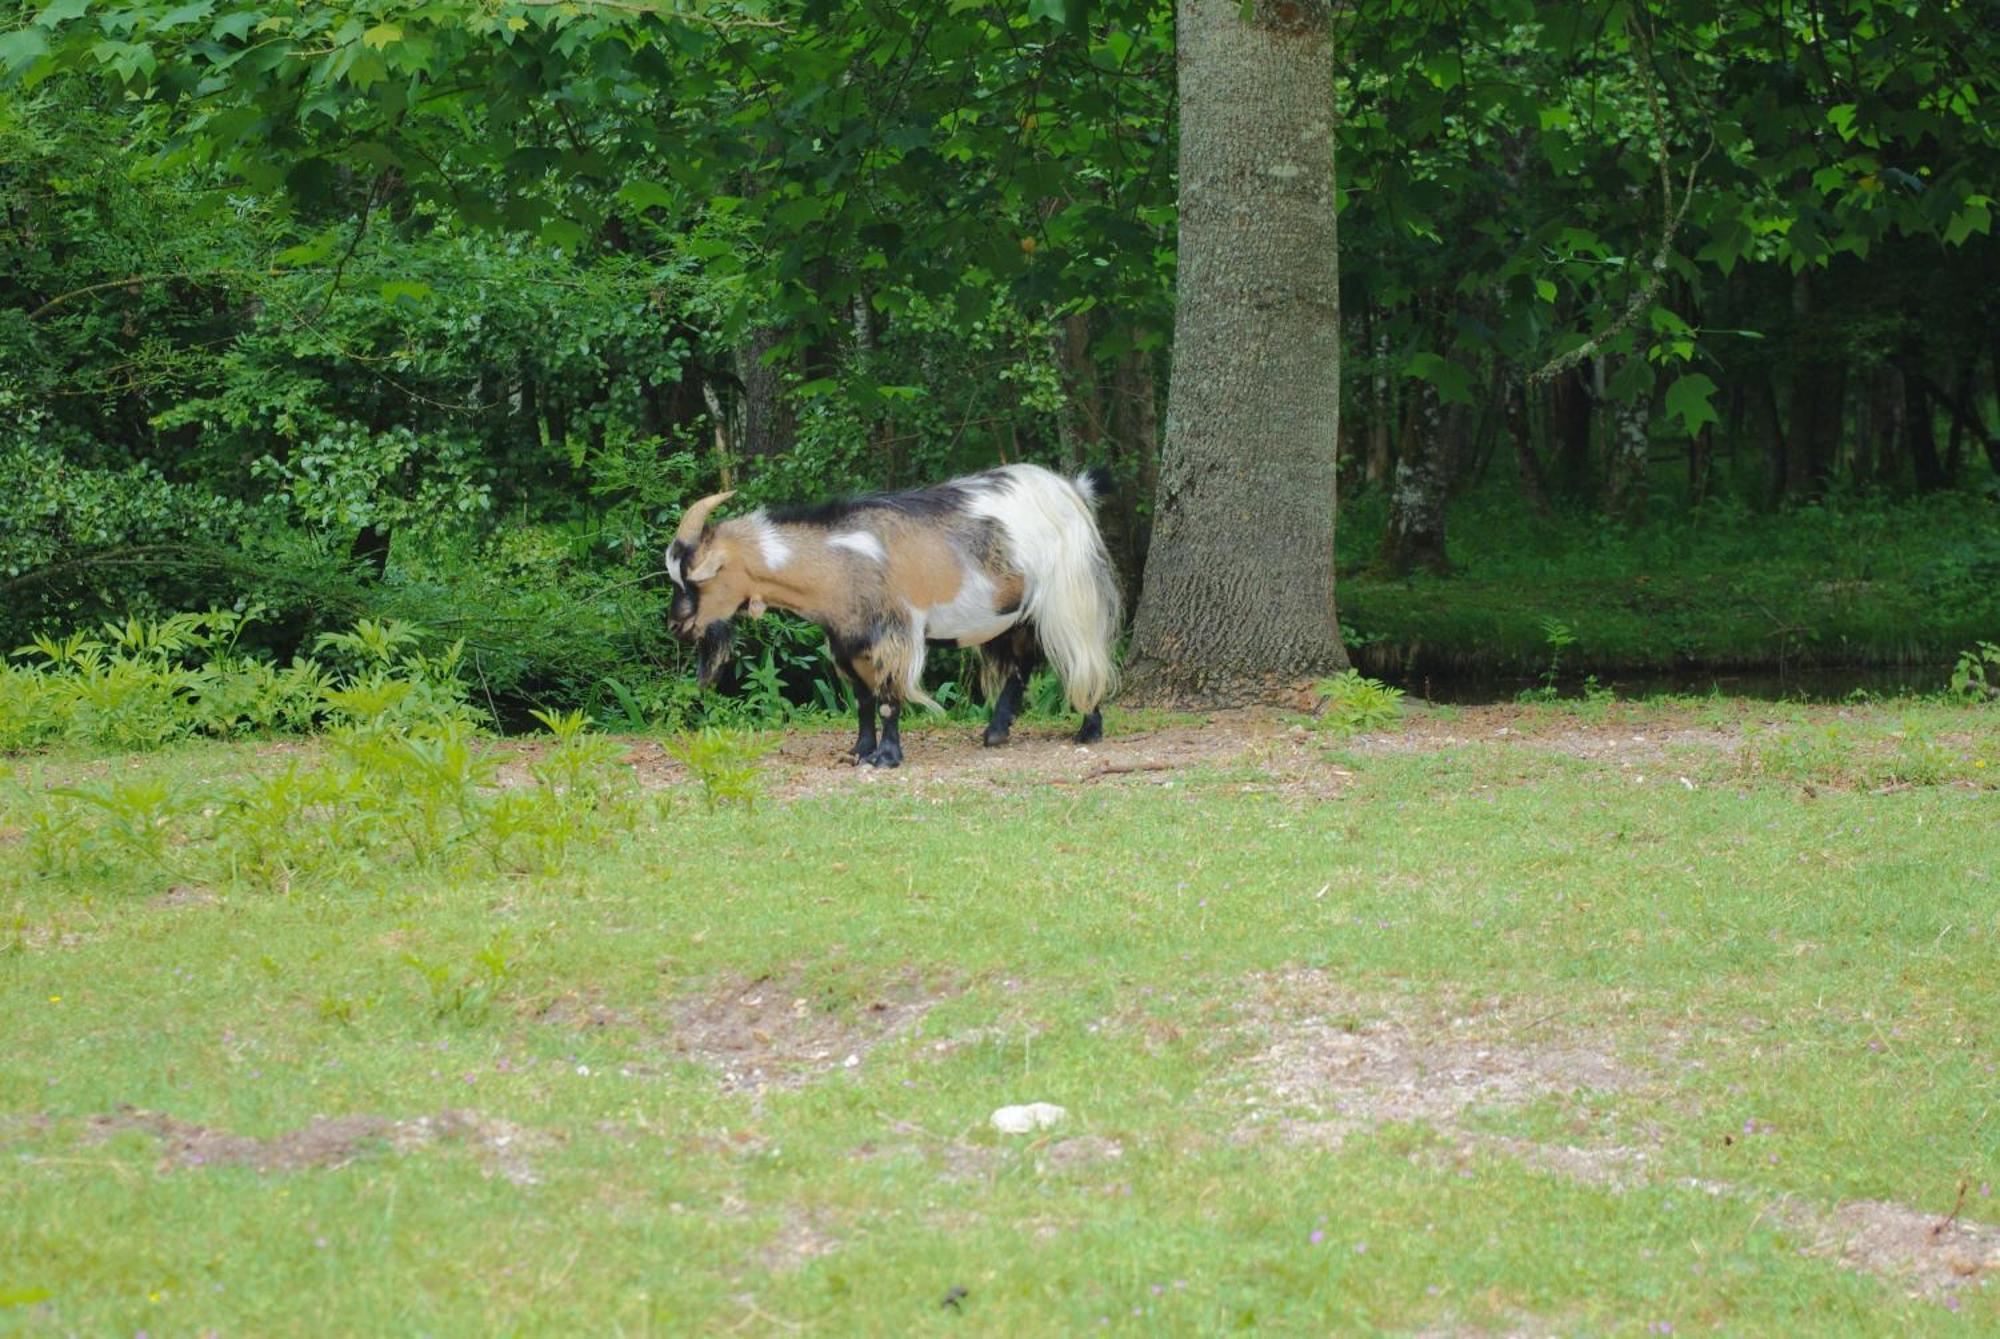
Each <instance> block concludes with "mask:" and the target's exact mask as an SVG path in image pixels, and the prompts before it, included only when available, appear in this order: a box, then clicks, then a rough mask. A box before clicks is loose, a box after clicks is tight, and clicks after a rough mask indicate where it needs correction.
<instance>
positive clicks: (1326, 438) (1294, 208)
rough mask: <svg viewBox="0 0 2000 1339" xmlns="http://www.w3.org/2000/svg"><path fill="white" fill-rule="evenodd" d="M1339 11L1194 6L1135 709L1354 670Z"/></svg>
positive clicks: (1284, 690)
mask: <svg viewBox="0 0 2000 1339" xmlns="http://www.w3.org/2000/svg"><path fill="white" fill-rule="evenodd" d="M1331 18H1332V5H1331V4H1330V3H1328V2H1327V0H1253V2H1252V4H1251V5H1250V6H1249V7H1247V8H1246V6H1245V5H1244V4H1242V3H1241V0H1180V4H1179V8H1178V34H1179V37H1178V41H1179V57H1178V66H1179V76H1180V81H1179V82H1180V119H1181V124H1180V261H1179V276H1178V285H1177V290H1176V306H1175V311H1174V355H1173V379H1172V381H1171V382H1170V383H1169V387H1168V399H1167V437H1166V447H1165V451H1164V453H1163V457H1162V460H1161V464H1160V490H1159V498H1158V508H1157V512H1156V515H1155V519H1154V525H1153V538H1152V544H1151V548H1150V554H1149V557H1148V559H1147V563H1146V590H1145V595H1144V598H1143V599H1142V600H1141V601H1140V604H1139V613H1138V619H1137V622H1136V624H1135V626H1134V629H1133V637H1132V661H1131V666H1130V669H1129V673H1128V684H1129V692H1128V696H1130V697H1131V698H1133V699H1136V700H1140V701H1154V702H1172V701H1180V702H1198V703H1205V704H1228V703H1238V702H1248V701H1258V700H1264V701H1269V700H1285V699H1295V698H1296V696H1297V694H1298V693H1299V691H1300V690H1301V689H1302V688H1303V687H1305V686H1306V685H1307V684H1308V683H1309V682H1310V681H1311V680H1312V679H1314V678H1316V677H1317V676H1319V675H1322V674H1326V673H1330V672H1333V671H1337V670H1341V669H1345V668H1346V667H1347V653H1346V651H1345V650H1344V649H1343V647H1342V646H1341V642H1340V629H1339V627H1338V625H1337V624H1336V622H1335V619H1334V600H1333V522H1334V488H1335V467H1336V445H1337V443H1338V441H1339V436H1340V433H1339V428H1340V424H1339V414H1340V362H1339V359H1340V289H1339V270H1338V253H1337V250H1336V246H1337V233H1336V223H1335V218H1334V197H1333V188H1334V177H1333V149H1334V107H1333V78H1332V58H1333V48H1332V34H1331Z"/></svg>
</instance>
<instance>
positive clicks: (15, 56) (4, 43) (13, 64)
mask: <svg viewBox="0 0 2000 1339" xmlns="http://www.w3.org/2000/svg"><path fill="white" fill-rule="evenodd" d="M48 51H49V39H48V38H47V37H45V36H43V35H42V33H41V31H40V30H39V29H35V28H16V29H15V30H14V31H13V32H11V33H0V74H4V75H11V74H14V73H15V72H17V71H19V70H24V69H26V68H27V67H28V66H30V65H32V64H34V63H35V62H36V61H37V60H39V59H41V58H42V57H43V56H45V55H47V54H48Z"/></svg>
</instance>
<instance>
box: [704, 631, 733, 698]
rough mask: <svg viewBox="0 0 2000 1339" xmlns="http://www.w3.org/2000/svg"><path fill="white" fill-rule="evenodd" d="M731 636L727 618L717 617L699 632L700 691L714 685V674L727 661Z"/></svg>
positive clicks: (720, 669) (715, 674) (720, 670)
mask: <svg viewBox="0 0 2000 1339" xmlns="http://www.w3.org/2000/svg"><path fill="white" fill-rule="evenodd" d="M732 643H733V638H732V636H731V634H730V631H729V620H727V619H722V618H718V619H716V620H715V621H714V622H713V623H710V624H709V625H708V626H707V627H706V628H704V629H702V633H701V674H700V679H699V682H700V684H701V687H702V691H704V692H706V691H707V690H708V689H710V688H713V687H714V686H715V680H716V676H718V675H719V674H721V673H722V667H723V666H724V665H726V664H728V663H729V651H730V647H731V645H732Z"/></svg>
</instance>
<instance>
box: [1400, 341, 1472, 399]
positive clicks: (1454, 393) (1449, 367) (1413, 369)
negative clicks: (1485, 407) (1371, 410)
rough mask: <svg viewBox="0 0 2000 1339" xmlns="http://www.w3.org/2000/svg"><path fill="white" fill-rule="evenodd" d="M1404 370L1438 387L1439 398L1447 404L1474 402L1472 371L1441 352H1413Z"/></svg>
mask: <svg viewBox="0 0 2000 1339" xmlns="http://www.w3.org/2000/svg"><path fill="white" fill-rule="evenodd" d="M1403 372H1404V374H1405V375H1407V376H1412V377H1416V378H1417V379H1418V380H1420V381H1428V382H1430V383H1431V385H1433V386H1435V387H1437V393H1438V399H1440V400H1442V401H1444V402H1445V403H1446V404H1463V405H1469V404H1471V403H1472V373H1471V372H1469V371H1467V370H1466V369H1465V368H1463V367H1461V366H1460V365H1459V364H1457V363H1454V362H1452V361H1451V360H1450V359H1449V358H1446V357H1444V356H1443V355H1441V354H1436V353H1431V352H1428V351H1426V352H1423V353H1417V354H1412V355H1411V356H1410V361H1409V362H1408V363H1407V364H1406V365H1405V366H1404V368H1403Z"/></svg>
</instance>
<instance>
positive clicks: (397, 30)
mask: <svg viewBox="0 0 2000 1339" xmlns="http://www.w3.org/2000/svg"><path fill="white" fill-rule="evenodd" d="M402 40H403V25H402V24H400V23H378V24H376V25H375V26H374V27H373V28H370V29H369V30H368V31H367V32H365V33H363V34H361V45H363V46H372V47H374V48H375V49H376V50H377V51H380V50H382V49H383V48H384V47H386V46H388V45H389V44H390V43H391V42H400V41H402Z"/></svg>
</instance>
